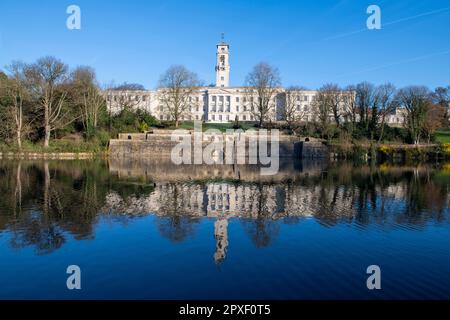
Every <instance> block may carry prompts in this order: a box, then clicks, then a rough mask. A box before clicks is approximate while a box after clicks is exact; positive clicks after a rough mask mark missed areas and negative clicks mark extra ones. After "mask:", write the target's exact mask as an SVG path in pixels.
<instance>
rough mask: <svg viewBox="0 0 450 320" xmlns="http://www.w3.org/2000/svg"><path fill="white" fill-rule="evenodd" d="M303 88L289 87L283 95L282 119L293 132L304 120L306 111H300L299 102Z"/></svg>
mask: <svg viewBox="0 0 450 320" xmlns="http://www.w3.org/2000/svg"><path fill="white" fill-rule="evenodd" d="M302 90H304V88H301V87H290V88H288V89H286V91H285V92H284V94H283V97H284V106H283V118H284V120H286V123H287V125H288V126H289V128H290V129H291V130H293V131H295V129H296V128H297V126H298V125H299V124H300V122H301V121H302V120H303V119H304V117H305V114H306V111H305V110H304V109H303V110H302V109H301V106H300V105H299V103H298V102H299V101H301V92H302Z"/></svg>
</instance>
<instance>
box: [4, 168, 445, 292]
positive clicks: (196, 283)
mask: <svg viewBox="0 0 450 320" xmlns="http://www.w3.org/2000/svg"><path fill="white" fill-rule="evenodd" d="M449 185H450V166H449V165H448V164H447V165H445V164H423V165H405V166H393V165H380V166H369V165H364V164H359V165H358V164H353V163H334V164H328V163H324V162H321V161H303V162H300V161H299V162H293V161H287V162H285V163H282V164H281V165H280V171H279V173H278V174H277V175H275V176H261V175H259V168H258V167H257V166H226V165H223V166H194V165H192V166H188V165H186V166H175V165H172V164H171V163H169V162H167V161H161V160H157V159H155V160H152V159H145V160H140V161H136V160H128V161H125V160H121V161H119V160H110V161H109V162H106V161H48V162H45V161H18V160H17V161H6V160H3V161H0V193H1V197H0V298H1V299H450V211H449V200H450V190H449ZM70 265H77V266H79V267H80V269H81V287H82V288H81V290H68V289H67V286H66V280H67V278H68V277H69V274H67V273H66V270H67V267H68V266H70ZM370 265H377V266H379V267H380V270H381V290H368V288H367V285H366V280H367V278H368V277H369V276H370V275H368V274H367V272H366V269H367V267H368V266H370Z"/></svg>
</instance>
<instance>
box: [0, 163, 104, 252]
mask: <svg viewBox="0 0 450 320" xmlns="http://www.w3.org/2000/svg"><path fill="white" fill-rule="evenodd" d="M101 168H102V167H101V166H100V167H99V166H98V164H87V163H85V164H79V165H76V166H74V165H73V164H70V163H59V162H44V163H43V164H41V165H39V164H38V163H32V162H19V163H18V164H17V169H16V170H15V167H14V164H13V163H10V162H6V163H4V164H1V165H0V178H1V179H0V192H1V193H2V194H3V195H4V197H0V208H2V209H5V210H6V212H7V213H11V214H13V217H10V218H7V220H6V221H2V217H4V215H0V230H1V229H3V228H8V229H10V230H11V234H12V240H11V245H12V246H14V247H16V248H20V247H25V246H31V245H33V246H35V247H36V249H37V251H38V252H39V253H48V252H51V251H53V250H55V249H58V248H59V247H60V246H61V245H62V244H63V243H64V241H65V240H64V237H65V236H64V233H65V232H70V233H72V234H73V235H74V236H75V238H90V237H92V233H93V231H92V226H93V223H94V222H95V221H96V218H97V214H98V211H99V208H101V207H102V206H103V203H104V199H105V196H106V193H107V192H108V185H109V183H105V181H103V179H104V178H105V177H106V178H108V177H109V175H108V174H106V175H105V174H102V170H101ZM99 169H100V170H99ZM104 169H106V168H104ZM104 169H103V170H104Z"/></svg>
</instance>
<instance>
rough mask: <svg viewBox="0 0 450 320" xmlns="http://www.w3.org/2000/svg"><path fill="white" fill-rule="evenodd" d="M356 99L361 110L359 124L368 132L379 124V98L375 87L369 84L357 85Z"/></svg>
mask: <svg viewBox="0 0 450 320" xmlns="http://www.w3.org/2000/svg"><path fill="white" fill-rule="evenodd" d="M355 99H356V104H357V107H358V110H359V122H360V124H361V127H362V128H365V130H366V131H368V130H369V127H370V125H371V124H372V125H373V124H376V123H377V122H378V119H377V116H378V113H377V107H378V96H377V94H376V88H375V86H374V85H373V84H371V83H369V82H361V83H359V84H357V85H356V92H355Z"/></svg>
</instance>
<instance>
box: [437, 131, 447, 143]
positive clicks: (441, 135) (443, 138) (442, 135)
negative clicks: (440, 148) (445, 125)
mask: <svg viewBox="0 0 450 320" xmlns="http://www.w3.org/2000/svg"><path fill="white" fill-rule="evenodd" d="M435 136H436V140H437V141H438V142H440V143H450V129H442V130H437V131H436V134H435Z"/></svg>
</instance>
